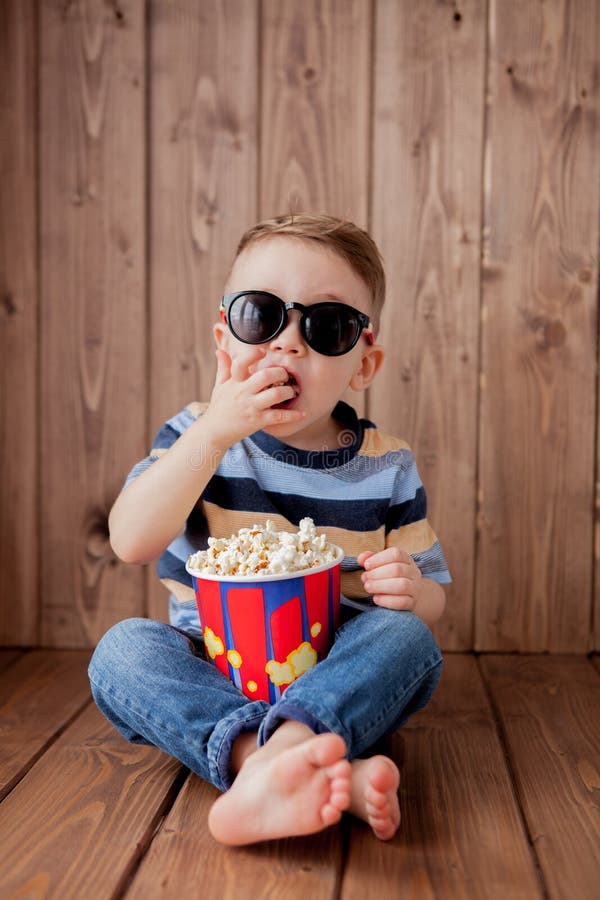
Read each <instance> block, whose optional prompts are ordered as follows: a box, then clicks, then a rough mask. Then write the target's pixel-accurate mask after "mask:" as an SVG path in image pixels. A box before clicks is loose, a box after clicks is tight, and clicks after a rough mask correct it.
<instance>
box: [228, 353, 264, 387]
mask: <svg viewBox="0 0 600 900" xmlns="http://www.w3.org/2000/svg"><path fill="white" fill-rule="evenodd" d="M266 353H267V351H266V350H265V349H264V347H261V346H260V345H256V346H251V347H249V349H248V350H247V351H244V352H243V353H240V355H239V356H236V358H235V359H234V360H233V362H232V364H231V377H232V378H233V379H234V380H235V381H245V380H246V379H247V378H249V377H250V374H251V373H250V369H251V368H252V366H253V365H254V364H255V363H257V362H258V361H259V359H262V358H263V357H264V356H266Z"/></svg>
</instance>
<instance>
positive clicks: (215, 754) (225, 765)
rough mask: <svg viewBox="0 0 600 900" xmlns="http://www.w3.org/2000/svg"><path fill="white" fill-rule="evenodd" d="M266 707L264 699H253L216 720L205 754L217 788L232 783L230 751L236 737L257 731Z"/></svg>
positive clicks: (267, 707)
mask: <svg viewBox="0 0 600 900" xmlns="http://www.w3.org/2000/svg"><path fill="white" fill-rule="evenodd" d="M268 709H269V704H268V703H265V701H264V700H255V701H253V702H252V703H247V704H245V705H244V706H241V707H240V708H239V709H236V710H235V711H234V712H232V713H230V714H229V715H228V716H226V717H225V718H224V719H221V720H220V721H219V722H217V724H216V726H215V728H214V730H213V733H212V734H211V736H210V738H209V741H208V747H207V756H208V765H209V767H210V774H211V781H212V783H213V784H214V785H215V787H217V788H219V790H221V791H228V790H229V788H230V787H231V785H232V784H233V781H234V778H235V775H234V774H233V773H232V771H231V751H232V749H233V745H234V743H235V741H236V739H237V738H238V737H239V736H240V735H241V734H247V733H248V732H249V731H256V732H258V729H259V727H260V724H261V722H262V720H263V719H264V718H265V715H266V713H267V711H268Z"/></svg>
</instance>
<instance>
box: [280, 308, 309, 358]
mask: <svg viewBox="0 0 600 900" xmlns="http://www.w3.org/2000/svg"><path fill="white" fill-rule="evenodd" d="M271 350H278V351H279V352H280V353H295V354H304V353H306V344H305V343H304V338H303V337H302V333H301V331H300V313H299V312H298V311H297V310H295V309H293V310H290V312H288V322H287V325H286V326H285V328H284V329H283V331H280V332H279V334H278V335H276V336H275V337H274V338H273V340H272V341H271Z"/></svg>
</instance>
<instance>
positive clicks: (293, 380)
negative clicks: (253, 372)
mask: <svg viewBox="0 0 600 900" xmlns="http://www.w3.org/2000/svg"><path fill="white" fill-rule="evenodd" d="M286 371H287V373H288V378H287V381H277V382H276V383H275V384H273V385H272V387H280V386H281V385H284V384H285V385H287V387H291V388H293V389H294V396H293V397H290V399H289V400H282V401H281V403H274V404H273V406H272V407H271V409H293V408H294V406H295V405H296V402H297V400H298V397H299V396H300V382H299V381H298V378H297V376H296V375H294V373H293V372H290V371H289V369H286Z"/></svg>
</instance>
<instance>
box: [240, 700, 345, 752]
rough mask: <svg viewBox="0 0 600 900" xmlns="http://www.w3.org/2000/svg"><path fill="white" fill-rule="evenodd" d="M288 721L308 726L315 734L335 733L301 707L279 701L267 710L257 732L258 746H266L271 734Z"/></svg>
mask: <svg viewBox="0 0 600 900" xmlns="http://www.w3.org/2000/svg"><path fill="white" fill-rule="evenodd" d="M288 719H291V720H293V721H294V722H302V724H303V725H308V727H309V728H310V729H311V731H314V733H315V734H327V733H329V732H331V731H334V730H335V731H337V729H333V728H330V727H329V726H328V725H326V724H325V723H324V722H323V721H322V720H321V719H318V718H317V717H316V716H315V715H313V714H312V713H311V712H310V711H309V710H307V709H305V708H304V707H303V706H299V705H297V704H296V703H286V701H285V700H280V701H279V703H276V704H275V706H272V707H271V708H270V709H269V712H268V713H267V715H266V716H265V719H264V721H263V723H262V724H261V726H260V729H259V732H258V746H259V747H262V745H263V744H266V742H267V741H268V740H269V738H270V737H271V735H272V734H273V732H274V731H276V730H277V729H278V728H279V726H280V725H281V724H282V723H283V722H284V721H286V720H288Z"/></svg>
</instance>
